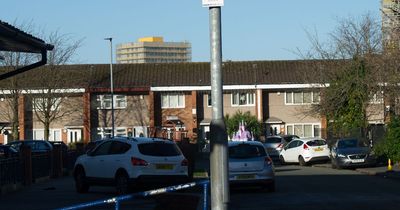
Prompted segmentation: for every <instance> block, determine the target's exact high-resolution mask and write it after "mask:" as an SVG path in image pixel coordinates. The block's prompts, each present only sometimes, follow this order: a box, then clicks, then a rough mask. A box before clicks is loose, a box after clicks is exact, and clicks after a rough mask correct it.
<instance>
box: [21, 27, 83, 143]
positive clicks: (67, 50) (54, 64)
mask: <svg viewBox="0 0 400 210" xmlns="http://www.w3.org/2000/svg"><path fill="white" fill-rule="evenodd" d="M46 42H47V43H49V44H52V45H53V46H54V49H53V50H52V51H50V52H49V53H48V62H47V63H48V65H47V66H46V67H45V68H42V71H41V73H42V74H45V75H46V76H44V77H35V79H37V80H38V81H39V83H38V84H40V86H39V87H38V88H37V89H35V90H33V89H32V88H30V89H28V90H27V92H28V93H29V95H28V96H29V99H30V101H31V102H32V108H33V112H34V114H35V116H36V119H37V120H38V121H40V122H41V123H42V124H43V126H44V139H45V140H48V139H49V131H50V127H51V123H52V122H54V121H56V120H57V119H60V118H63V117H64V116H67V115H71V114H72V113H75V112H79V111H80V110H82V108H81V107H78V106H74V105H73V104H74V103H73V102H72V101H71V100H68V96H69V95H73V94H74V91H72V92H64V91H62V90H63V89H65V87H66V85H67V78H68V80H69V81H71V80H72V81H77V80H82V78H84V77H82V76H81V75H80V74H76V73H74V74H68V72H62V71H61V70H60V68H61V66H62V65H65V64H68V63H69V62H71V61H72V58H73V56H74V54H75V52H76V50H77V49H78V48H79V47H80V45H81V43H82V40H78V41H75V40H73V39H72V38H71V37H70V36H69V35H64V34H60V33H59V32H58V31H56V32H52V33H50V34H49V36H48V37H47V40H46ZM72 77H73V78H72Z"/></svg>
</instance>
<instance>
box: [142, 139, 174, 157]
mask: <svg viewBox="0 0 400 210" xmlns="http://www.w3.org/2000/svg"><path fill="white" fill-rule="evenodd" d="M138 148H139V152H140V153H142V154H143V155H150V156H179V155H180V154H181V153H180V150H179V148H178V146H177V145H176V144H170V143H165V142H151V143H143V144H139V145H138Z"/></svg>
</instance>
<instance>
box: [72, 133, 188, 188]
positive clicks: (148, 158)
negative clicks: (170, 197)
mask: <svg viewBox="0 0 400 210" xmlns="http://www.w3.org/2000/svg"><path fill="white" fill-rule="evenodd" d="M73 174H74V179H75V188H76V191H77V192H79V193H84V192H87V191H88V190H89V187H90V186H91V185H111V186H115V187H116V189H117V193H118V194H125V193H127V192H128V190H129V188H130V187H132V186H135V185H139V184H146V183H147V184H149V183H150V184H155V183H157V184H158V183H159V184H161V185H164V184H176V183H184V182H187V181H188V161H187V160H186V159H185V157H184V156H183V154H182V152H181V150H180V149H179V148H178V146H177V145H176V143H175V142H173V141H171V140H164V139H157V138H145V137H139V138H129V137H115V138H110V139H107V140H105V141H104V142H102V143H101V144H99V145H98V146H96V147H95V148H94V149H93V150H91V151H89V152H88V153H87V154H85V155H82V156H80V157H79V158H78V159H77V160H76V162H75V167H74V173H73ZM167 181H168V182H167Z"/></svg>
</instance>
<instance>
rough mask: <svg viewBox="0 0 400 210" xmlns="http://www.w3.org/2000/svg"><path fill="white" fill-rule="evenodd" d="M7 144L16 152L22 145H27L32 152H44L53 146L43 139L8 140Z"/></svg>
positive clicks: (50, 149)
mask: <svg viewBox="0 0 400 210" xmlns="http://www.w3.org/2000/svg"><path fill="white" fill-rule="evenodd" d="M7 145H9V146H11V147H12V148H14V149H15V150H17V151H18V152H19V150H20V148H21V146H22V145H26V146H29V147H30V148H31V150H32V153H45V152H49V151H52V150H53V146H52V145H51V144H50V143H49V142H48V141H45V140H19V141H12V142H9V143H8V144H7Z"/></svg>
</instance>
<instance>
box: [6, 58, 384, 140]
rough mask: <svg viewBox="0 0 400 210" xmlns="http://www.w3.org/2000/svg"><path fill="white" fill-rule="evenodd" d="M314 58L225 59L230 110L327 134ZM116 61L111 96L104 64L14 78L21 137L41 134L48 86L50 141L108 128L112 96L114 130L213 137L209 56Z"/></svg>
mask: <svg viewBox="0 0 400 210" xmlns="http://www.w3.org/2000/svg"><path fill="white" fill-rule="evenodd" d="M314 62H316V61H246V62H224V63H223V73H222V74H223V91H224V94H223V97H224V99H223V102H224V107H223V108H224V113H225V114H230V115H233V114H235V113H236V112H237V111H239V110H240V111H242V112H247V111H249V112H250V113H251V114H252V115H254V116H256V117H257V119H258V120H259V121H260V122H263V123H264V126H265V133H264V134H265V135H271V134H276V133H282V134H297V135H299V136H303V137H309V136H322V137H325V136H326V130H325V128H326V124H327V122H326V120H325V118H324V116H319V115H318V114H315V113H312V112H310V108H311V106H312V105H313V104H318V103H319V101H320V97H321V95H320V88H322V86H321V85H318V81H317V78H314V77H313V75H314V74H313V71H314V70H313V67H312V66H313V65H312V64H313V63H314ZM113 68H114V75H113V77H114V98H113V100H112V99H111V94H110V77H109V76H110V75H109V74H110V72H109V65H106V64H104V65H102V64H96V65H65V66H60V67H59V68H58V69H57V70H56V72H54V71H53V72H51V71H50V70H49V68H48V66H45V67H41V68H39V69H37V70H34V71H31V72H27V73H24V74H21V75H19V76H17V77H15V78H14V79H16V80H17V81H18V85H19V86H18V87H19V88H20V89H21V90H22V92H21V93H22V94H20V95H19V96H18V97H19V108H18V110H19V132H20V135H19V136H20V138H21V139H42V138H43V131H44V127H43V123H40V122H39V121H40V119H39V118H40V116H39V115H38V114H37V111H38V110H35V109H36V108H35V107H37V106H35V104H37V103H38V102H37V101H38V99H35V98H37V97H38V96H43V94H49V93H50V92H51V94H52V95H50V97H48V100H50V99H57V100H55V101H56V102H55V103H52V106H53V108H52V109H54V110H61V111H58V115H59V116H58V117H55V118H54V120H53V121H52V122H51V123H50V127H49V128H50V136H49V139H50V140H63V141H65V142H66V143H71V142H77V141H84V142H88V141H92V140H95V139H99V138H102V137H104V136H107V135H110V134H111V129H112V123H111V107H112V106H111V103H112V101H113V102H114V110H115V111H114V112H115V114H114V116H115V117H114V118H115V120H114V122H115V130H114V132H115V135H118V136H140V135H144V136H160V137H165V138H170V139H174V140H178V141H179V140H180V139H182V138H189V139H193V140H199V139H207V138H209V135H208V132H209V130H210V128H209V126H210V121H211V116H212V110H211V97H210V90H211V86H210V64H209V63H170V64H114V67H113ZM54 73H56V74H54ZM52 75H53V76H52ZM54 75H57V76H54ZM56 78H58V79H56ZM48 80H50V81H53V83H55V82H54V81H55V80H59V81H58V82H57V83H56V85H54V84H53V86H51V87H52V88H51V89H49V88H48V87H45V86H46V85H45V84H48V83H43V81H48ZM11 82H12V81H11V80H10V79H8V80H4V81H2V82H1V84H0V86H1V87H0V88H1V89H2V95H1V96H0V97H1V100H0V110H1V114H0V122H2V124H3V127H4V129H3V134H2V135H0V142H2V143H6V142H7V141H9V140H10V139H9V138H10V136H9V135H6V134H7V133H8V134H9V133H10V132H11V130H10V127H8V126H7V125H8V124H9V123H10V119H12V118H11V117H10V116H9V115H8V114H6V113H11V112H10V109H11V107H10V106H9V105H7V101H8V100H10V98H11V95H10V90H9V87H12V86H11V85H10V84H11ZM42 98H43V97H42ZM39 101H42V102H43V99H41V100H39ZM53 101H54V100H53ZM377 104H378V106H377V110H378V112H376V115H374V118H375V119H374V123H377V124H383V111H379V110H381V106H382V107H383V105H381V104H379V103H377ZM382 110H383V108H382ZM5 130H7V132H6V133H5V132H4V131H5Z"/></svg>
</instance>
